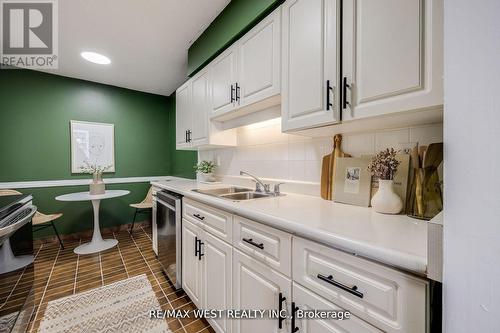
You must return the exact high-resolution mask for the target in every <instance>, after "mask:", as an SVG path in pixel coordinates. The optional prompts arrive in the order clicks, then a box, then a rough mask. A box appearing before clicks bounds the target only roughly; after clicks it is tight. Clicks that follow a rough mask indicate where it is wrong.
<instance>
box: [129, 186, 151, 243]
mask: <svg viewBox="0 0 500 333" xmlns="http://www.w3.org/2000/svg"><path fill="white" fill-rule="evenodd" d="M130 207H132V208H135V213H134V219H133V220H132V225H131V226H130V230H129V233H130V234H132V229H134V224H135V219H136V217H137V215H138V214H144V213H148V214H149V213H150V212H151V209H152V208H153V187H150V188H149V191H148V193H147V194H146V197H145V198H144V200H142V201H141V202H139V203H135V204H130Z"/></svg>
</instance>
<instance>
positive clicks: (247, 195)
mask: <svg viewBox="0 0 500 333" xmlns="http://www.w3.org/2000/svg"><path fill="white" fill-rule="evenodd" d="M272 196H273V195H271V194H265V193H258V192H243V193H232V194H224V195H221V196H220V197H221V198H223V199H230V200H237V201H239V200H251V199H258V198H268V197H272Z"/></svg>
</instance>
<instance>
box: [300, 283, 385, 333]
mask: <svg viewBox="0 0 500 333" xmlns="http://www.w3.org/2000/svg"><path fill="white" fill-rule="evenodd" d="M293 300H294V301H295V306H296V307H297V308H298V309H299V310H301V311H308V310H309V311H314V310H321V311H325V310H326V311H344V309H342V308H340V307H338V306H336V305H335V304H332V303H330V302H328V301H326V300H325V299H323V298H322V297H320V296H318V295H316V294H315V293H313V292H312V291H309V290H307V289H305V288H304V287H301V286H300V285H298V284H297V283H295V282H294V283H293ZM295 327H297V328H298V329H299V330H298V332H311V333H336V332H346V333H382V331H381V330H379V329H378V328H375V327H374V326H372V325H370V324H368V323H367V322H365V321H363V320H361V319H360V318H358V317H356V316H354V315H352V314H351V315H350V316H349V319H347V317H346V318H345V319H343V320H337V319H314V320H311V319H297V322H296V326H295Z"/></svg>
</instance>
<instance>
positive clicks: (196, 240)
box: [194, 236, 199, 257]
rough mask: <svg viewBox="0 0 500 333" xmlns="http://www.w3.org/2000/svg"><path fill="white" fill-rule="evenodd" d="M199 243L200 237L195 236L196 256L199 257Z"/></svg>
mask: <svg viewBox="0 0 500 333" xmlns="http://www.w3.org/2000/svg"><path fill="white" fill-rule="evenodd" d="M198 242H199V239H198V236H195V237H194V256H195V257H197V256H198V251H199V250H198Z"/></svg>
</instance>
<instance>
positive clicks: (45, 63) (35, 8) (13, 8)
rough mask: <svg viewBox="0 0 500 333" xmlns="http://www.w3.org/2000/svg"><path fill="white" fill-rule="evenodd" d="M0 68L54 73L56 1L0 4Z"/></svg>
mask: <svg viewBox="0 0 500 333" xmlns="http://www.w3.org/2000/svg"><path fill="white" fill-rule="evenodd" d="M0 11H1V13H0V18H1V20H2V24H1V25H0V26H1V27H0V29H1V33H0V37H1V39H2V40H1V43H0V46H1V52H0V56H1V67H2V68H13V67H20V68H36V69H40V68H42V69H47V68H52V69H56V68H57V67H58V61H57V51H58V48H57V46H58V43H57V42H58V40H57V37H58V36H57V32H58V31H57V28H58V27H57V2H56V0H34V1H33V0H32V1H16V0H0Z"/></svg>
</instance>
